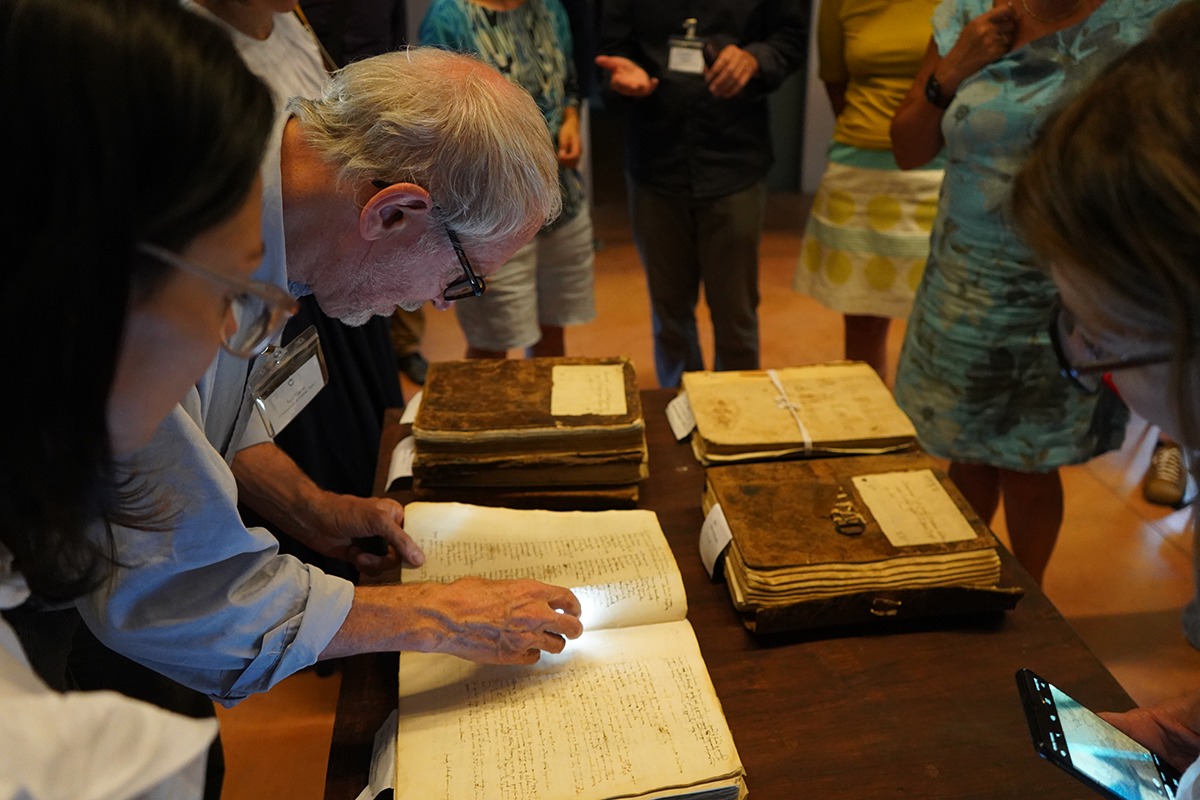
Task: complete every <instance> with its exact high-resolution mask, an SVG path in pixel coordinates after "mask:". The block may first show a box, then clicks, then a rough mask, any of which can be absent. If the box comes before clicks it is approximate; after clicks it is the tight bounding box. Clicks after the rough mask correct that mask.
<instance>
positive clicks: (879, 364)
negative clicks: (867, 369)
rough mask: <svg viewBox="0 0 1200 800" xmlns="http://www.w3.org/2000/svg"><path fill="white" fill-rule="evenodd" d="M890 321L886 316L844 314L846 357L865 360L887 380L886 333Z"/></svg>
mask: <svg viewBox="0 0 1200 800" xmlns="http://www.w3.org/2000/svg"><path fill="white" fill-rule="evenodd" d="M891 322H892V321H891V320H890V319H888V318H887V317H871V316H867V315H865V314H847V315H846V316H845V329H846V358H847V359H849V360H850V361H865V362H867V363H868V364H870V365H871V367H872V368H873V369H874V370H875V371H876V372H878V373H879V377H881V378H883V379H884V380H887V334H888V326H889V325H891Z"/></svg>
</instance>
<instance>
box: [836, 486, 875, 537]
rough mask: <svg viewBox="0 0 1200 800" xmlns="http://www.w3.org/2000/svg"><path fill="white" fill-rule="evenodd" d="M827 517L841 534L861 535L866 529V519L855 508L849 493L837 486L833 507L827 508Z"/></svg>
mask: <svg viewBox="0 0 1200 800" xmlns="http://www.w3.org/2000/svg"><path fill="white" fill-rule="evenodd" d="M829 518H830V519H831V520H833V528H834V530H836V531H837V532H838V533H840V534H842V535H843V536H862V535H863V533H864V532H865V531H866V530H867V519H866V517H864V516H863V515H862V514H861V513H860V512H859V510H858V509H857V508H855V507H854V501H853V500H852V499H850V495H848V494H846V492H845V490H844V489H841V488H839V489H838V493H837V498H836V499H834V501H833V508H831V509H830V510H829Z"/></svg>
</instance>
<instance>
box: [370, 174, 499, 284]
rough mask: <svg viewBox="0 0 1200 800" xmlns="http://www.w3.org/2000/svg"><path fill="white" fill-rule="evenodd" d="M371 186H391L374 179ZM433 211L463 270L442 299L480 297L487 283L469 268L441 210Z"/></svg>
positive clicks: (456, 235)
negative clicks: (461, 274)
mask: <svg viewBox="0 0 1200 800" xmlns="http://www.w3.org/2000/svg"><path fill="white" fill-rule="evenodd" d="M371 185H372V186H374V187H375V188H376V189H386V188H387V187H389V186H391V185H392V184H390V183H388V182H387V181H384V180H380V179H379V178H375V179H374V180H372V181H371ZM433 210H434V212H435V213H436V214H437V215H438V220H439V221H440V222H441V223H442V229H443V230H445V231H446V238H448V239H449V240H450V246H451V247H453V248H454V255H456V256H458V263H459V266H461V267H462V269H463V276H462V277H461V278H459V279H458V280H456V281H453V282H452V283H451V284H450V285H449V286H447V287H446V288H445V289H443V290H442V299H443V300H445V301H446V302H447V303H453V302H455V301H456V300H466V299H467V298H468V297H480V296H481V295H482V294H483V293H484V292H485V291H487V282H486V281H484V279H483V276H482V275H480V274H479V273H477V272H476V271H475V270H474V269H473V268H472V267H471V260H470V259H469V258H467V252H466V251H465V250H463V246H462V242H461V241H459V239H458V234H457V233H455V232H454V229H453V228H451V227H450V226H449V225H447V224H446V222H445V220H444V219H443V215H442V209H441V208H440V207H438V206H436V205H435V206H434V207H433Z"/></svg>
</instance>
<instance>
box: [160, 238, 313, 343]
mask: <svg viewBox="0 0 1200 800" xmlns="http://www.w3.org/2000/svg"><path fill="white" fill-rule="evenodd" d="M137 250H138V252H140V253H143V254H145V255H147V256H150V257H151V258H153V259H155V260H156V261H159V262H161V263H163V264H167V265H169V266H172V267H175V268H176V269H180V270H183V271H184V272H188V273H191V274H192V275H199V276H200V277H202V278H207V279H208V280H211V281H214V282H216V283H220V284H222V285H224V286H226V287H228V288H229V289H230V290H231V291H230V292H229V293H228V294H227V295H226V296H227V297H228V299H229V308H230V309H231V310H232V311H233V318H234V321H235V322H236V324H237V328H236V329H235V330H233V331H231V332H228V333H226V334H224V335H223V336H222V337H221V346H222V347H224V348H225V350H226V351H227V352H228V353H229V354H230V355H234V356H237V357H238V358H249V357H250V356H255V355H258V354H259V353H261V352H262V351H263V350H265V349H266V347H267V345H268V344H269V343H270V342H271V340H272V339H274V338H275V336H277V335H278V334H279V332H280V331H281V330H283V326H284V324H286V323H287V321H288V318H289V317H291V316H292V315H293V314H295V313H296V307H297V306H296V300H295V298H293V297H292V296H291V295H290V294H288V293H287V292H286V291H284V290H283V289H281V288H280V287H278V286H275V285H274V284H270V283H263V282H262V281H251V280H246V279H244V278H238V277H236V276H233V275H222V274H221V273H219V272H214V271H213V270H210V269H208V268H207V267H202V266H200V265H199V264H193V263H192V262H191V261H188V260H186V259H184V258H181V257H180V256H178V255H176V254H175V253H172V252H171V251H170V250H167V249H165V248H162V247H159V246H157V245H153V244H146V243H142V244H139V245H138V246H137Z"/></svg>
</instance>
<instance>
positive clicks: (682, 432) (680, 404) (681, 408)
mask: <svg viewBox="0 0 1200 800" xmlns="http://www.w3.org/2000/svg"><path fill="white" fill-rule="evenodd" d="M667 424H668V425H670V426H671V433H672V435H674V436H675V441H677V442H682V441H683V440H684V439H686V438H687V437H688V436H690V435H691V434H692V431H694V430H696V418H695V417H694V416H692V404H691V403H690V402H689V401H688V396H687V392H680V393H679V394H677V395H675V399H674V400H672V401H671V402H669V403H667Z"/></svg>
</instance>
